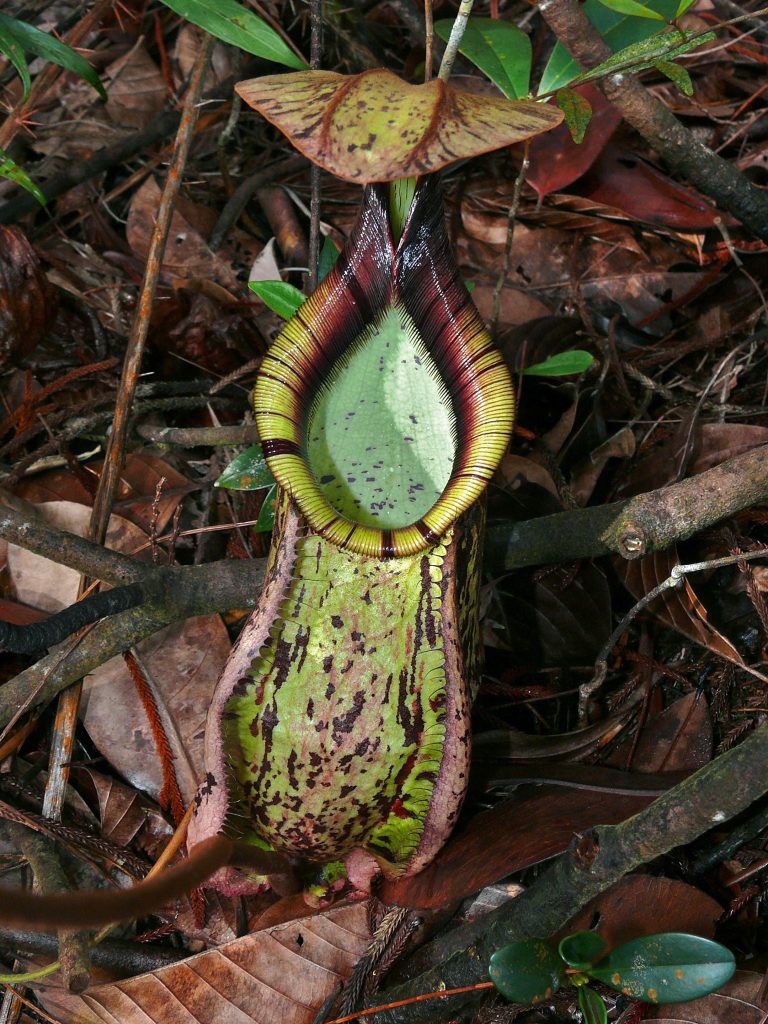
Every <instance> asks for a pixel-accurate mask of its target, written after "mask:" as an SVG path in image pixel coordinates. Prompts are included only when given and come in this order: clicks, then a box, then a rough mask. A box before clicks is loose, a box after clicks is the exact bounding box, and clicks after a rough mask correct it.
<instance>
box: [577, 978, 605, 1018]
mask: <svg viewBox="0 0 768 1024" xmlns="http://www.w3.org/2000/svg"><path fill="white" fill-rule="evenodd" d="M579 1009H580V1010H581V1016H582V1017H583V1018H584V1024H608V1011H607V1010H606V1008H605V1003H604V1002H603V1000H602V998H601V997H600V996H599V995H598V993H597V992H595V990H594V989H592V988H589V986H588V985H585V986H584V987H583V988H580V989H579Z"/></svg>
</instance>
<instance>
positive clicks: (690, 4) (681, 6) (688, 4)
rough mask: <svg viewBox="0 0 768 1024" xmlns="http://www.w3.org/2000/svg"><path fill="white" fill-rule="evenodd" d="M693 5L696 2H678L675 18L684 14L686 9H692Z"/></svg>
mask: <svg viewBox="0 0 768 1024" xmlns="http://www.w3.org/2000/svg"><path fill="white" fill-rule="evenodd" d="M695 3H696V0H680V3H679V4H678V5H677V10H676V11H675V17H676V18H679V17H680V15H681V14H685V12H686V11H687V10H688V8H689V7H693V5H694V4H695Z"/></svg>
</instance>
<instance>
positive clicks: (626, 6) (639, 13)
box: [600, 0, 664, 21]
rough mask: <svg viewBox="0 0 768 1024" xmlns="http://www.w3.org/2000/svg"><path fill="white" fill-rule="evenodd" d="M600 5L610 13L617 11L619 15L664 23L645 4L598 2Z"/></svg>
mask: <svg viewBox="0 0 768 1024" xmlns="http://www.w3.org/2000/svg"><path fill="white" fill-rule="evenodd" d="M600 3H601V4H602V5H603V7H607V8H608V9H609V10H611V11H618V12H619V14H633V15H634V16H635V17H636V18H651V19H652V20H653V21H664V18H663V17H662V16H661V15H660V14H658V13H657V12H656V11H652V10H651V8H650V7H646V6H645V4H639V3H638V2H637V0H600Z"/></svg>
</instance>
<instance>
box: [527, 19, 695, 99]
mask: <svg viewBox="0 0 768 1024" xmlns="http://www.w3.org/2000/svg"><path fill="white" fill-rule="evenodd" d="M677 4H678V0H647V3H646V5H645V6H647V7H649V8H650V9H651V10H653V11H655V12H656V13H657V14H660V15H661V16H662V17H663V18H664V20H666V21H670V20H671V19H672V17H673V16H674V13H675V10H676V8H677ZM581 9H582V10H583V11H584V13H585V14H586V15H587V17H588V18H589V20H590V21H591V22H592V24H593V25H594V26H595V28H596V29H597V31H598V32H599V33H600V35H601V36H602V37H603V39H604V40H605V42H606V43H607V44H608V45H609V46H610V48H611V49H612V50H613V51H614V52H616V51H619V50H623V49H625V48H626V47H628V46H630V45H631V44H633V43H638V42H643V41H645V40H647V39H648V36H649V34H651V32H653V26H652V25H651V24H650V23H649V21H648V20H647V18H636V17H633V16H632V15H627V14H619V13H618V11H611V10H609V9H608V8H607V7H604V6H603V4H601V3H600V0H586V3H584V4H583V5H582V7H581ZM678 35H679V36H682V33H678ZM660 56H661V55H660ZM580 71H581V69H580V68H579V65H578V64H577V63H576V62H575V61H574V59H573V57H571V55H570V54H569V53H568V51H567V50H566V49H565V47H564V46H563V44H562V43H559V42H558V43H556V44H555V47H554V49H553V50H552V54H551V56H550V58H549V60H548V61H547V65H546V67H545V68H544V73H543V75H542V77H541V82H540V84H539V95H541V94H542V93H545V92H555V91H556V90H557V89H560V88H561V87H562V86H564V85H569V84H573V82H574V81H584V79H583V78H581V76H580V74H579V73H580ZM589 74H590V77H591V76H592V75H593V72H590V73H589Z"/></svg>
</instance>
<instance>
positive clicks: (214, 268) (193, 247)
mask: <svg viewBox="0 0 768 1024" xmlns="http://www.w3.org/2000/svg"><path fill="white" fill-rule="evenodd" d="M159 202H160V187H159V185H158V184H157V182H156V181H155V179H154V178H152V177H150V178H147V180H146V181H145V182H144V184H143V185H142V186H141V188H139V189H138V190H137V191H136V192H134V194H133V198H132V200H131V208H130V210H129V212H128V223H127V225H126V229H125V231H126V238H127V240H128V244H129V245H130V247H131V251H132V252H133V253H134V255H135V256H137V257H138V258H139V259H140V260H141V261H142V263H143V262H145V261H146V258H147V254H148V253H149V243H150V239H151V237H152V232H153V231H154V227H155V217H156V215H157V207H158V203H159ZM163 270H164V272H165V273H166V274H169V275H171V276H172V277H209V278H213V279H214V280H215V281H217V282H218V283H219V284H221V285H223V286H224V287H225V288H228V289H230V290H231V291H239V289H240V287H241V286H240V285H239V284H238V282H237V276H236V274H235V273H234V271H233V269H232V266H231V264H230V263H229V262H228V261H227V260H226V259H224V258H223V257H222V256H221V255H220V254H218V253H214V252H212V251H211V250H210V249H209V247H208V243H207V242H206V241H205V239H204V238H203V237H202V235H201V234H200V232H199V231H198V230H197V229H196V228H195V227H193V225H192V224H191V223H190V222H189V221H188V220H187V218H186V217H184V216H183V215H182V214H181V213H180V212H179V209H178V208H177V209H176V210H175V211H174V213H173V217H172V219H171V228H170V231H169V233H168V244H167V246H166V248H165V253H164V256H163Z"/></svg>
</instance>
